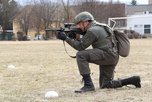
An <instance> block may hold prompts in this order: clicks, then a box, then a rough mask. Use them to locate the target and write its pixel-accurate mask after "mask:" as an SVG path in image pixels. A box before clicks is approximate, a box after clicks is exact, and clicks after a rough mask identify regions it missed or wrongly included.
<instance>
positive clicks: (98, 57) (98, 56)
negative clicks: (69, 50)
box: [76, 49, 119, 83]
mask: <svg viewBox="0 0 152 102" xmlns="http://www.w3.org/2000/svg"><path fill="white" fill-rule="evenodd" d="M76 58H77V65H78V68H79V72H80V74H81V75H83V74H90V73H91V71H90V68H89V63H94V64H97V65H99V69H100V83H102V81H103V79H105V78H106V79H113V77H114V69H115V66H116V65H117V63H118V60H119V55H118V53H114V52H112V51H110V50H106V51H105V50H101V49H87V50H83V51H79V52H78V53H77V55H76Z"/></svg>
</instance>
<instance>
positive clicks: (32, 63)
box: [0, 39, 152, 102]
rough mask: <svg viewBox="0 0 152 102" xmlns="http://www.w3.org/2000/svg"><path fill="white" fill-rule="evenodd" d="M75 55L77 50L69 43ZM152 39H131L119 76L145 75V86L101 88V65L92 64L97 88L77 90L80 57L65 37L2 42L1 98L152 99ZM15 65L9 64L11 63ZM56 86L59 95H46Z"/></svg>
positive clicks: (16, 101) (9, 101)
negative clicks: (9, 66)
mask: <svg viewBox="0 0 152 102" xmlns="http://www.w3.org/2000/svg"><path fill="white" fill-rule="evenodd" d="M66 47H67V50H68V52H69V53H70V54H71V55H75V53H76V51H75V50H73V49H72V48H71V47H70V46H68V45H67V44H66ZM151 51H152V39H136V40H131V51H130V55H129V57H127V58H122V57H121V58H120V61H119V64H118V66H117V68H116V73H115V79H117V78H125V77H129V76H133V75H140V76H141V81H142V82H141V84H142V88H140V89H136V88H134V87H133V86H130V87H123V88H119V89H102V90H101V89H99V83H98V76H99V71H98V70H99V69H98V66H97V65H94V64H90V67H91V70H92V73H93V74H92V79H93V82H94V84H95V86H96V92H91V93H85V94H75V93H74V90H75V89H79V88H80V87H81V86H82V84H81V82H80V80H81V76H80V75H79V72H78V68H77V64H76V60H75V59H72V58H70V57H69V56H68V55H67V54H66V53H65V51H64V47H63V44H62V41H58V40H53V41H28V42H18V41H14V42H5V41H4V42H0V102H152V97H151V94H152V90H151V89H152V82H151V80H152V77H151V72H152V63H151V62H152V53H151ZM10 64H12V65H14V66H15V68H14V69H11V68H8V65H10ZM49 90H54V91H57V92H58V93H59V97H58V98H52V99H46V98H45V97H44V95H45V93H46V92H47V91H49Z"/></svg>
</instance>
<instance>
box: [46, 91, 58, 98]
mask: <svg viewBox="0 0 152 102" xmlns="http://www.w3.org/2000/svg"><path fill="white" fill-rule="evenodd" d="M56 97H59V95H58V93H57V92H56V91H48V92H46V93H45V98H56Z"/></svg>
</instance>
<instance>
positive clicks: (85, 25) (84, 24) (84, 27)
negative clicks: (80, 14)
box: [77, 21, 88, 31]
mask: <svg viewBox="0 0 152 102" xmlns="http://www.w3.org/2000/svg"><path fill="white" fill-rule="evenodd" d="M77 27H78V28H80V29H81V30H82V31H86V30H87V29H88V22H87V21H86V22H80V23H78V24H77Z"/></svg>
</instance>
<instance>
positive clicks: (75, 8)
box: [0, 0, 125, 38]
mask: <svg viewBox="0 0 152 102" xmlns="http://www.w3.org/2000/svg"><path fill="white" fill-rule="evenodd" d="M0 3H1V6H0V25H1V26H2V28H3V32H4V33H3V35H4V38H5V30H9V29H13V22H18V23H19V24H20V25H21V26H20V27H21V29H22V31H23V32H24V33H25V34H26V35H28V31H29V29H31V28H32V29H35V31H36V32H37V33H39V32H40V31H44V30H45V29H47V28H54V27H59V26H60V25H61V24H63V23H65V22H72V21H73V18H74V16H75V15H76V14H77V13H79V12H81V11H89V12H90V13H92V14H93V15H94V17H95V19H96V20H98V21H100V22H103V23H107V22H108V18H109V17H123V16H125V4H122V3H120V2H115V3H113V2H112V0H111V2H106V3H105V2H99V1H97V0H67V1H66V2H65V0H59V1H56V2H55V1H54V0H31V1H30V3H27V4H26V5H25V6H21V5H19V4H18V3H17V2H16V1H15V0H0Z"/></svg>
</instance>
